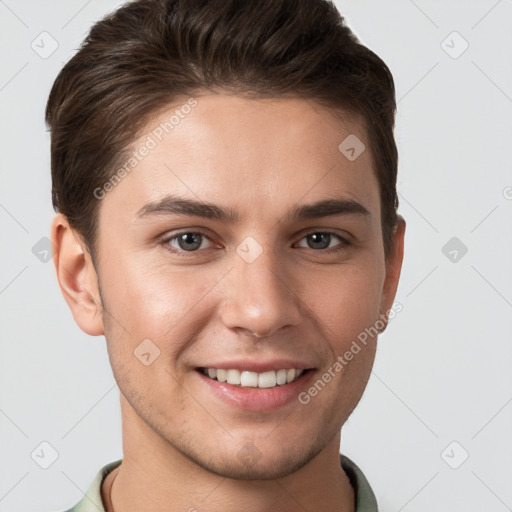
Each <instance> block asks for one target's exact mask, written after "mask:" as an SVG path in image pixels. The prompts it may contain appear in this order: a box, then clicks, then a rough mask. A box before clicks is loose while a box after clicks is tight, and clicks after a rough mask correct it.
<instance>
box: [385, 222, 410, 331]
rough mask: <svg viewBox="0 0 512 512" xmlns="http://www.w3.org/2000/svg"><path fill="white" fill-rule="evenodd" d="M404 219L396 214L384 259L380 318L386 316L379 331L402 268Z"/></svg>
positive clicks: (391, 301)
mask: <svg viewBox="0 0 512 512" xmlns="http://www.w3.org/2000/svg"><path fill="white" fill-rule="evenodd" d="M405 226H406V223H405V219H404V218H403V217H402V216H401V215H398V221H397V224H396V226H395V229H394V231H393V240H392V243H391V247H390V250H389V256H388V258H387V260H386V278H385V281H384V286H383V289H382V297H381V306H380V315H381V316H380V318H381V319H383V318H386V320H385V326H384V328H383V329H382V330H381V332H383V331H385V329H386V327H387V323H388V320H387V317H388V314H389V311H390V309H391V308H392V307H393V302H394V300H395V296H396V290H397V288H398V282H399V280H400V272H401V270H402V262H403V258H404V237H405Z"/></svg>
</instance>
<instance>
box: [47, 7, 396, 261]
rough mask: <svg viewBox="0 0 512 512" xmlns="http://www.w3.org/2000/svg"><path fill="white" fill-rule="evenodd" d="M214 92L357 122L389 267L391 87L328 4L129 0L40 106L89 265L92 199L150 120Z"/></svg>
mask: <svg viewBox="0 0 512 512" xmlns="http://www.w3.org/2000/svg"><path fill="white" fill-rule="evenodd" d="M215 89H217V90H219V89H222V90H227V91H230V92H234V93H239V94H250V95H252V96H256V97H265V96H271V97H279V96H284V95H286V96H290V95H293V96H295V97H301V98H305V99H312V100H316V101H318V102H319V103H321V104H324V105H326V106H328V107H330V108H333V109H334V110H335V111H340V112H348V113H354V114H356V115H359V116H361V117H362V119H363V120H364V122H365V125H366V132H367V137H368V141H367V142H368V144H367V145H368V146H369V149H370V151H371V154H372V157H373V158H372V160H373V167H374V172H375V173H376V176H377V179H378V182H379V188H380V199H381V216H382V233H383V244H384V253H385V255H386V257H387V255H388V252H389V248H390V244H391V240H392V234H393V228H394V227H395V225H396V222H397V208H398V197H397V193H396V177H397V167H398V154H397V149H396V144H395V139H394V134H393V128H394V123H395V111H396V101H395V87H394V82H393V77H392V74H391V72H390V70H389V68H388V67H387V66H386V64H385V63H384V62H383V61H382V60H381V59H380V58H379V57H378V56H377V55H376V54H375V53H373V52H372V51H371V50H369V49H368V48H366V47H365V46H363V45H362V44H361V43H359V41H358V39H357V38H356V36H355V35H354V34H353V33H352V32H351V30H350V29H349V27H348V26H347V25H346V23H345V20H344V18H343V17H342V16H341V15H340V13H339V12H338V11H337V9H336V7H335V6H334V5H333V4H332V2H330V1H327V0H243V1H241V0H136V1H133V2H130V3H128V4H125V5H124V6H122V7H121V8H119V9H118V10H117V11H115V12H114V13H112V14H111V15H108V16H106V17H105V18H104V19H102V20H101V21H99V22H97V23H96V24H95V25H94V26H93V27H92V29H91V31H90V33H89V35H88V36H87V37H86V39H85V40H84V42H83V43H82V45H81V47H80V49H79V51H78V52H77V53H76V55H75V56H74V57H73V58H72V59H71V60H70V61H69V62H68V63H67V64H66V65H65V66H64V68H63V69H62V70H61V72H60V73H59V75H58V77H57V79H56V80H55V83H54V84H53V87H52V90H51V93H50V96H49V98H48V103H47V106H46V122H47V124H48V126H49V128H50V130H51V169H52V201H53V206H54V208H55V210H56V211H59V212H62V213H63V214H64V215H65V216H66V217H67V218H68V220H69V222H70V224H71V226H72V227H74V228H75V229H76V230H77V231H78V232H79V233H80V234H81V235H82V237H83V238H84V240H85V242H86V244H87V246H88V248H89V250H90V252H91V254H92V255H94V252H95V251H94V248H95V241H96V237H97V218H98V208H99V203H100V202H99V201H98V200H97V199H96V197H95V195H94V190H95V189H97V187H101V186H102V184H104V183H105V182H107V181H108V180H109V178H110V177H111V176H112V174H113V169H116V168H117V166H118V165H120V163H121V162H122V161H123V158H124V157H125V155H126V152H127V148H128V147H129V146H130V143H132V142H133V141H134V140H135V138H136V137H137V134H138V133H139V130H140V129H141V128H142V127H143V126H144V125H145V124H146V123H147V121H148V120H149V118H150V117H151V116H152V115H153V114H155V113H156V112H157V111H159V110H161V109H162V108H163V107H165V106H166V105H168V104H170V103H172V102H173V101H176V99H177V98H178V97H181V96H183V95H189V96H190V95H194V94H196V93H198V92H200V91H204V90H215ZM340 142H341V141H340Z"/></svg>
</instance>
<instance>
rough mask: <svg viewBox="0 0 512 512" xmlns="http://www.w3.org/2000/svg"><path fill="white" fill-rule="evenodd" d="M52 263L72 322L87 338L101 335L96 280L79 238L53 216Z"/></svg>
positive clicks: (87, 255) (59, 217)
mask: <svg viewBox="0 0 512 512" xmlns="http://www.w3.org/2000/svg"><path fill="white" fill-rule="evenodd" d="M51 240H52V243H53V247H54V250H55V254H54V256H53V261H54V264H55V270H56V271H57V279H58V281H59V286H60V289H61V291H62V295H63V296H64V299H65V300H66V302H67V303H68V306H69V308H70V309H71V313H72V314H73V318H74V319H75V322H76V323H77V324H78V326H79V327H80V329H82V331H84V332H85V333H87V334H90V335H91V336H100V335H102V334H105V332H104V327H103V316H102V304H101V297H100V294H99V287H98V277H97V275H96V270H95V268H94V266H93V264H92V259H91V257H90V255H89V252H88V251H87V250H86V249H85V243H84V242H83V240H82V238H81V237H80V236H79V235H78V233H76V232H75V231H74V230H73V228H71V226H70V225H69V222H68V220H67V218H66V217H65V216H64V215H62V214H60V213H59V214H57V215H56V216H55V218H54V219H53V222H52V227H51Z"/></svg>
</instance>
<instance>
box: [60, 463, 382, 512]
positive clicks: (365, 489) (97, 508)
mask: <svg viewBox="0 0 512 512" xmlns="http://www.w3.org/2000/svg"><path fill="white" fill-rule="evenodd" d="M121 462H122V459H120V460H117V461H115V462H111V463H109V464H107V465H106V466H103V467H102V468H101V469H100V471H99V472H98V474H97V475H96V477H95V478H94V480H93V481H92V483H91V485H90V487H89V489H88V490H87V492H86V493H85V495H84V497H83V498H82V499H81V500H80V502H79V503H77V504H76V505H75V506H74V507H73V508H71V509H69V510H67V511H66V512H105V507H104V505H103V502H102V500H101V484H102V483H103V480H104V479H105V477H106V476H107V475H108V474H109V473H110V472H111V471H112V470H113V469H115V468H116V467H117V466H119V464H121ZM340 463H341V467H342V468H343V469H344V471H345V473H346V474H347V476H348V478H349V480H350V483H351V485H352V487H353V488H354V494H355V497H356V506H355V512H378V508H377V500H376V499H375V495H374V494H373V491H372V488H371V487H370V484H369V483H368V480H366V477H365V476H364V474H363V472H362V471H361V470H360V469H359V468H358V467H357V466H356V464H355V463H354V462H352V461H351V460H350V459H349V458H348V457H347V456H345V455H341V454H340Z"/></svg>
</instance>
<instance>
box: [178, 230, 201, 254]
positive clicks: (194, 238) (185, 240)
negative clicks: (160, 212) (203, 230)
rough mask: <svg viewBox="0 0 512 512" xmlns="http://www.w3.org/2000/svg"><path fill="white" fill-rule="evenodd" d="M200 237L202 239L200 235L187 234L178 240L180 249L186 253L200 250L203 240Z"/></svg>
mask: <svg viewBox="0 0 512 512" xmlns="http://www.w3.org/2000/svg"><path fill="white" fill-rule="evenodd" d="M199 237H200V235H196V234H194V233H185V234H183V235H181V236H180V237H179V238H178V241H179V246H180V248H181V249H183V250H185V251H191V250H194V249H198V248H199V247H200V245H201V240H200V239H199ZM185 244H191V245H185ZM184 245H185V246H184Z"/></svg>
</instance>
